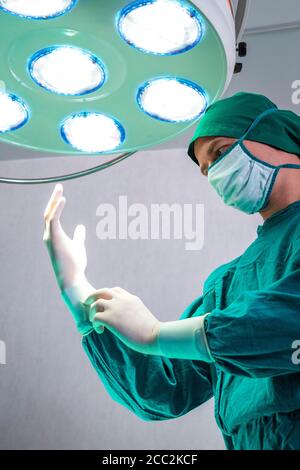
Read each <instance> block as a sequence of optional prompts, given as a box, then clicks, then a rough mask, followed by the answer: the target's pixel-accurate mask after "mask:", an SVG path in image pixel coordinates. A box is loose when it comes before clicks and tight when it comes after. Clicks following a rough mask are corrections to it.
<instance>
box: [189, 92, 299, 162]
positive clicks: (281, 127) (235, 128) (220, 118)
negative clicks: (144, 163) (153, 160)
mask: <svg viewBox="0 0 300 470" xmlns="http://www.w3.org/2000/svg"><path fill="white" fill-rule="evenodd" d="M274 107H275V108H277V109H278V107H277V106H276V105H275V104H274V103H272V101H270V100H269V99H268V98H267V97H266V96H263V95H259V94H257V93H245V92H239V93H236V94H235V95H233V96H231V97H229V98H225V99H221V100H219V101H216V102H215V103H213V104H212V105H210V106H209V107H208V108H207V110H206V112H205V114H204V115H203V116H202V118H200V120H199V124H198V126H197V129H196V131H195V134H194V136H193V138H192V140H191V142H190V144H189V148H188V155H189V156H190V157H191V159H192V160H193V161H194V162H195V163H197V165H199V163H198V161H197V159H196V157H195V153H194V142H195V140H197V139H198V138H199V137H208V136H210V137H212V136H214V137H217V136H221V137H232V138H236V139H239V138H240V137H242V136H243V135H244V133H245V132H246V130H247V129H248V128H249V127H250V125H251V124H252V122H253V121H254V120H255V118H256V117H257V116H258V115H259V114H261V113H262V112H263V111H265V110H266V109H269V108H274ZM246 140H253V141H255V142H260V143H262V144H267V145H270V146H271V147H275V148H278V149H280V150H284V151H285V152H288V153H293V154H296V155H298V156H299V157H300V116H298V115H297V114H295V113H293V112H292V111H288V110H279V111H276V112H274V113H271V114H269V115H267V116H265V117H264V118H262V120H261V121H259V122H258V123H257V125H256V126H255V127H254V129H253V130H251V132H249V134H248V135H247V137H246Z"/></svg>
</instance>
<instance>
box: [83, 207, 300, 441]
mask: <svg viewBox="0 0 300 470" xmlns="http://www.w3.org/2000/svg"><path fill="white" fill-rule="evenodd" d="M211 249H213V247H211ZM206 312H210V315H208V316H207V317H206V321H205V330H206V335H207V340H208V344H209V347H210V350H211V353H212V355H213V356H214V358H215V361H216V362H215V363H213V364H208V363H205V362H202V361H197V360H185V359H171V358H165V357H160V356H152V355H147V354H142V353H139V352H136V351H134V350H132V349H130V348H129V347H127V346H126V345H125V344H124V343H123V342H122V341H121V340H119V339H118V338H117V337H116V336H115V335H113V334H112V333H111V332H110V331H109V330H107V329H105V331H104V333H103V334H101V335H98V334H97V333H96V332H92V333H91V334H89V335H88V336H85V337H84V338H83V347H84V350H85V351H86V353H87V355H88V357H89V359H90V361H91V363H92V365H93V366H94V368H95V369H96V371H97V373H98V375H99V378H100V379H101V381H102V383H103V385H104V386H105V388H106V390H107V392H108V393H109V394H110V396H111V397H112V398H113V399H114V400H115V401H117V402H118V403H120V404H121V405H123V406H125V407H127V408H128V409H129V410H131V411H132V412H133V413H135V414H136V415H137V416H139V417H140V418H141V419H143V420H166V419H173V418H177V417H180V416H183V415H184V414H186V413H188V412H189V411H191V410H192V409H194V408H196V407H197V406H199V405H201V404H202V403H203V402H205V401H207V400H208V399H210V398H211V397H213V396H214V402H215V409H214V412H215V419H216V422H217V424H218V426H219V428H220V430H221V432H222V434H223V437H224V441H225V444H226V447H227V449H243V450H248V449H256V450H262V449H273V450H275V449H276V450H278V449H300V364H298V362H299V361H298V360H297V357H298V358H299V359H300V354H299V355H297V350H295V344H296V343H295V341H298V343H299V344H300V201H296V202H294V203H292V204H290V205H288V206H287V207H286V208H284V209H281V210H280V211H278V212H276V213H275V214H273V215H272V216H271V217H270V218H268V219H267V220H266V221H265V222H264V223H263V224H262V225H259V227H258V229H257V237H256V238H255V240H254V241H253V243H252V244H251V245H250V246H249V247H248V248H247V249H246V251H245V252H244V253H243V254H242V255H241V256H239V257H237V258H235V259H233V260H232V261H230V262H228V263H226V264H224V265H222V266H220V267H218V268H217V269H216V270H214V271H213V272H212V273H211V274H210V275H209V277H208V278H207V279H206V281H205V283H204V287H203V294H202V295H201V296H199V297H198V298H196V299H195V300H194V301H193V302H192V303H191V304H190V305H189V306H188V307H187V308H186V309H185V310H184V312H183V313H182V315H181V316H180V319H184V318H189V317H193V316H197V315H203V314H204V313H206ZM298 348H299V346H298ZM299 349H300V348H299Z"/></svg>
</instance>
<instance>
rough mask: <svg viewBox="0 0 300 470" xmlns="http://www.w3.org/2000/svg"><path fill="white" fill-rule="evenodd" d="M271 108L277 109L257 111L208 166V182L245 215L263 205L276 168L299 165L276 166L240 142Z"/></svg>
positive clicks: (275, 173)
mask: <svg viewBox="0 0 300 470" xmlns="http://www.w3.org/2000/svg"><path fill="white" fill-rule="evenodd" d="M274 111H278V108H270V109H267V110H266V111H264V112H263V113H261V114H260V115H259V116H258V117H257V118H256V119H255V121H254V122H253V123H252V124H251V126H250V127H249V129H248V130H247V131H246V133H245V134H244V135H243V136H242V137H241V138H240V139H239V140H238V141H237V142H235V143H234V144H233V145H232V146H230V147H229V149H227V151H226V152H224V153H223V154H222V155H221V156H220V157H219V158H218V159H217V160H215V161H214V162H213V163H212V164H211V165H210V166H209V167H208V181H209V183H210V184H211V185H212V186H213V188H214V189H215V190H216V191H217V193H218V194H219V196H220V197H221V198H222V199H223V201H224V202H225V204H226V205H228V206H232V207H235V208H236V209H239V210H241V211H243V212H246V213H247V214H254V213H256V212H259V211H261V210H262V209H264V208H265V207H266V206H267V204H268V202H269V198H270V195H271V192H272V189H273V186H274V183H275V179H276V176H277V175H278V172H279V170H280V168H300V165H295V164H291V163H290V164H289V163H286V164H284V165H278V166H274V165H271V164H270V163H266V162H264V161H263V160H260V159H259V158H257V157H256V156H254V155H253V154H252V153H251V152H249V150H248V149H247V148H246V147H245V145H244V144H243V140H245V138H246V135H247V134H248V133H249V132H250V131H251V130H252V129H253V128H254V127H255V126H256V124H257V123H258V122H259V121H260V120H261V119H262V118H263V117H264V116H266V115H267V114H270V113H272V112H274Z"/></svg>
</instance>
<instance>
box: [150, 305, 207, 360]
mask: <svg viewBox="0 0 300 470" xmlns="http://www.w3.org/2000/svg"><path fill="white" fill-rule="evenodd" d="M207 315H209V313H206V314H205V315H201V316H197V317H192V318H186V319H182V320H177V321H169V322H161V324H160V328H159V331H158V334H157V338H156V346H157V349H158V352H159V354H160V355H161V356H166V357H170V358H175V359H192V360H199V361H205V362H215V360H214V358H213V356H212V355H211V352H210V349H209V345H208V342H207V338H206V333H205V329H204V321H205V317H206V316H207Z"/></svg>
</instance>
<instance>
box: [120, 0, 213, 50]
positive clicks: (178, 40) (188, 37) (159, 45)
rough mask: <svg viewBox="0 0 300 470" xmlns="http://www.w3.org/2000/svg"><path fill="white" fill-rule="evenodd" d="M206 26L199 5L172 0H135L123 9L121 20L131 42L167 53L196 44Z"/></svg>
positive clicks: (125, 38) (123, 31)
mask: <svg viewBox="0 0 300 470" xmlns="http://www.w3.org/2000/svg"><path fill="white" fill-rule="evenodd" d="M166 18H167V21H166ZM203 26H204V25H203V23H202V17H201V15H200V14H199V13H198V12H197V10H196V9H195V8H193V7H192V6H190V5H187V4H181V3H179V2H174V1H172V0H150V1H149V0H148V1H141V2H133V3H131V4H129V5H128V6H126V7H125V8H124V9H123V10H122V11H121V13H120V16H119V20H118V29H119V32H120V34H121V36H122V37H123V39H124V40H125V41H126V42H127V43H128V44H130V45H132V46H134V47H136V48H138V49H140V50H142V51H144V52H149V53H153V54H165V55H167V54H178V53H180V52H186V51H187V50H189V49H191V48H192V47H194V46H196V45H197V44H198V43H199V41H200V40H201V37H202V33H203Z"/></svg>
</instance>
